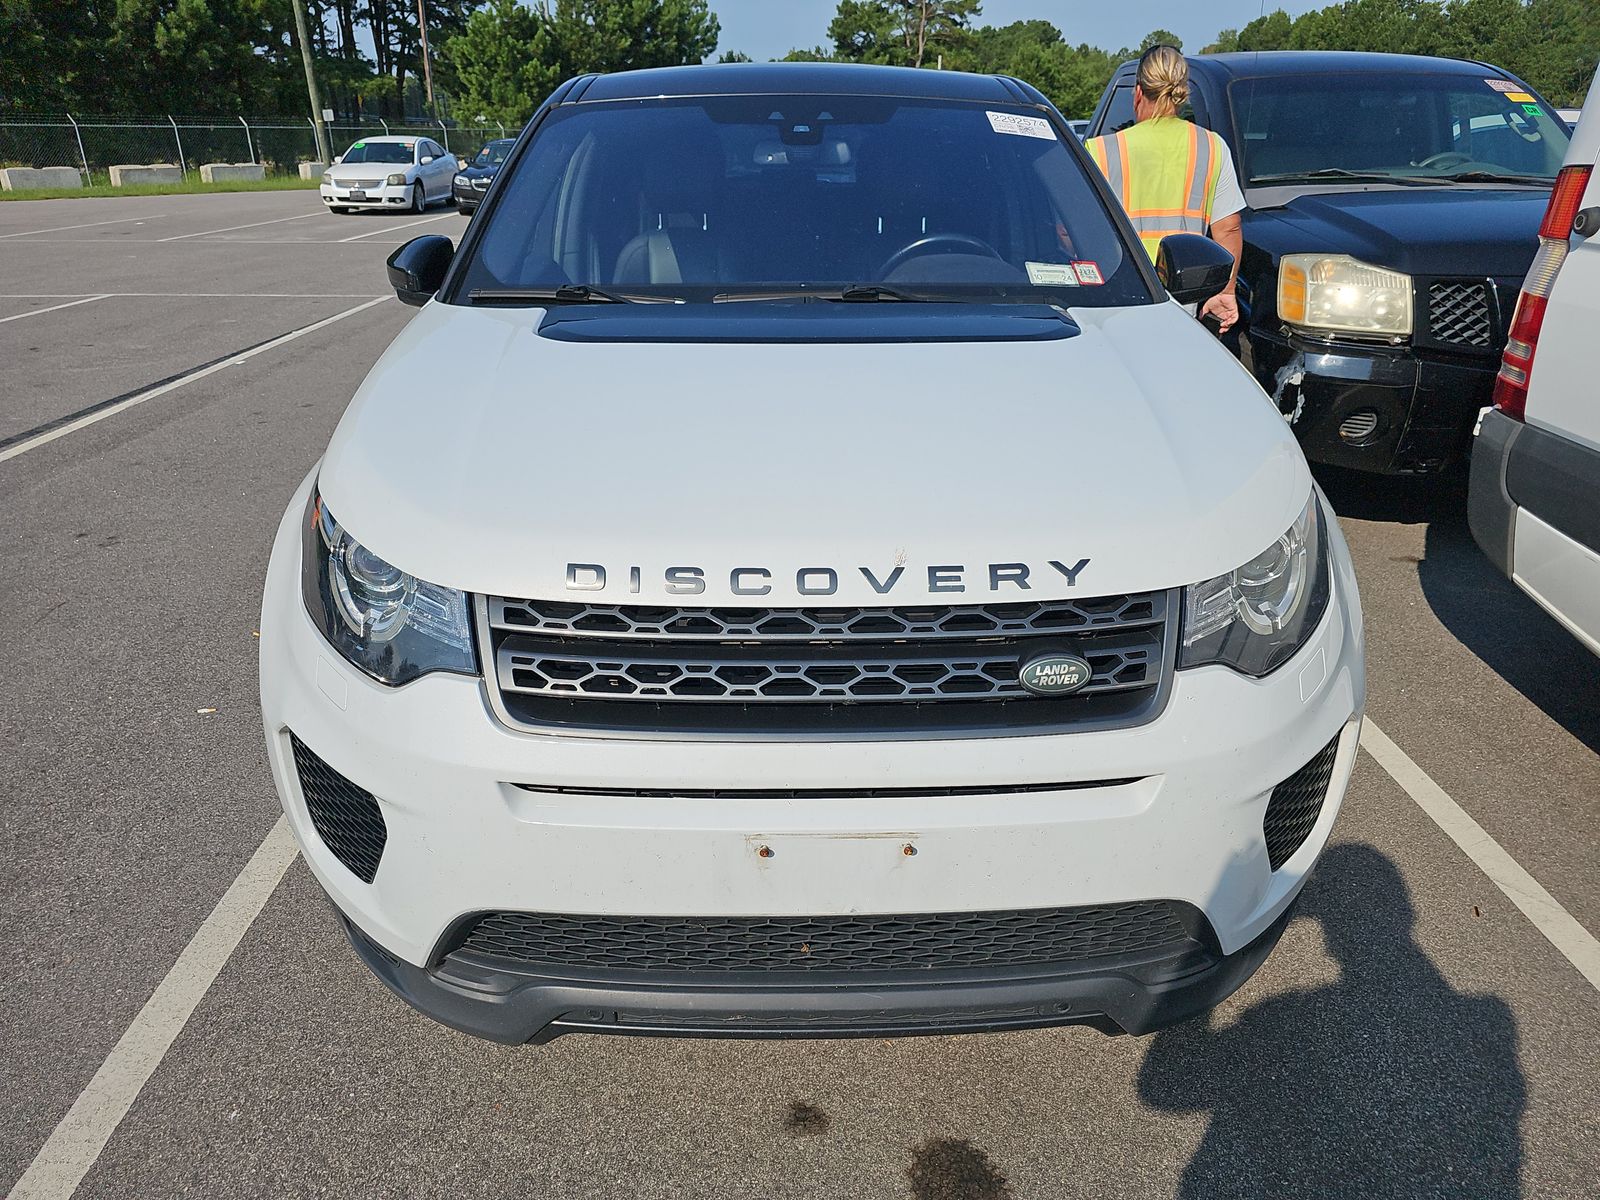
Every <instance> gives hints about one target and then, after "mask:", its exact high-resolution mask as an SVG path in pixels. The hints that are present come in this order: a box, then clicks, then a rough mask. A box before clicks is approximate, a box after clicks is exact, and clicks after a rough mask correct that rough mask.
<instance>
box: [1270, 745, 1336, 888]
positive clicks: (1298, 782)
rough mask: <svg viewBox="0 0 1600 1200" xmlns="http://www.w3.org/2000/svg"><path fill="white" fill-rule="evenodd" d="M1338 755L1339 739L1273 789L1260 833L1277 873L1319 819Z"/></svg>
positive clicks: (1302, 842) (1302, 843)
mask: <svg viewBox="0 0 1600 1200" xmlns="http://www.w3.org/2000/svg"><path fill="white" fill-rule="evenodd" d="M1338 754H1339V739H1338V738H1334V739H1333V741H1331V742H1329V743H1328V744H1327V745H1326V746H1324V747H1323V748H1322V749H1321V750H1320V751H1318V753H1317V756H1316V757H1315V758H1313V759H1312V760H1311V761H1310V762H1308V763H1307V764H1306V765H1305V766H1303V767H1301V768H1300V769H1299V770H1298V771H1296V772H1295V773H1294V774H1293V775H1291V776H1289V778H1287V779H1285V780H1284V781H1283V782H1282V783H1280V784H1279V785H1278V786H1277V787H1275V788H1273V789H1272V799H1271V800H1269V801H1267V815H1266V818H1265V819H1264V820H1263V821H1262V823H1261V832H1262V833H1263V834H1264V835H1265V836H1266V839H1267V858H1268V859H1269V860H1270V861H1271V863H1272V869H1273V870H1274V871H1276V870H1277V869H1278V868H1279V867H1281V866H1283V864H1284V863H1286V862H1288V861H1289V859H1290V858H1292V857H1293V856H1294V852H1295V851H1296V850H1298V849H1300V847H1301V846H1302V845H1304V843H1305V840H1306V838H1308V837H1310V836H1311V830H1312V829H1313V828H1314V827H1315V826H1316V823H1317V818H1318V817H1319V816H1321V815H1322V802H1323V800H1325V799H1326V798H1327V795H1328V783H1329V782H1330V781H1331V780H1332V779H1333V760H1334V759H1335V758H1336V757H1337V756H1338Z"/></svg>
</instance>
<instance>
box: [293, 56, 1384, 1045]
mask: <svg viewBox="0 0 1600 1200" xmlns="http://www.w3.org/2000/svg"><path fill="white" fill-rule="evenodd" d="M1230 267H1231V259H1230V258H1229V256H1228V255H1227V253H1226V251H1224V250H1222V248H1221V247H1219V246H1217V245H1216V244H1215V243H1214V242H1211V241H1208V240H1207V239H1204V238H1201V237H1198V236H1196V235H1192V234H1191V235H1184V236H1179V237H1174V238H1169V239H1168V240H1167V241H1166V242H1165V243H1164V244H1163V246H1162V264H1161V271H1162V272H1163V277H1164V278H1165V279H1166V280H1167V281H1168V283H1167V286H1165V287H1164V286H1163V285H1162V283H1161V282H1160V281H1159V280H1158V276H1157V272H1156V270H1155V269H1154V268H1153V265H1152V263H1151V262H1150V260H1149V258H1148V257H1147V256H1146V255H1145V253H1144V251H1143V250H1142V249H1141V248H1140V243H1139V240H1138V237H1137V235H1136V234H1135V233H1134V231H1133V230H1132V228H1131V227H1130V225H1129V224H1128V221H1127V219H1126V217H1125V216H1123V215H1122V213H1121V211H1120V210H1119V209H1118V208H1117V207H1116V205H1115V201H1114V200H1113V199H1112V197H1111V195H1110V193H1109V191H1108V190H1107V188H1106V186H1105V183H1104V180H1103V179H1102V178H1101V177H1100V176H1099V174H1098V173H1097V172H1096V171H1095V169H1094V167H1093V165H1092V163H1091V162H1090V160H1089V159H1088V158H1087V157H1086V155H1085V153H1084V151H1083V149H1082V147H1081V146H1080V145H1079V143H1078V140H1077V139H1076V138H1075V137H1073V136H1072V134H1071V133H1070V132H1069V131H1068V129H1067V127H1066V125H1065V124H1064V123H1063V121H1062V120H1061V118H1060V116H1059V114H1057V113H1056V112H1055V110H1054V109H1052V108H1051V107H1050V105H1049V103H1048V101H1046V100H1045V98H1044V97H1043V96H1042V95H1041V94H1040V93H1038V92H1037V91H1035V90H1034V89H1032V88H1030V87H1028V86H1026V85H1023V84H1019V83H1017V82H1015V81H1012V80H1008V79H1000V78H994V77H982V76H973V75H966V74H958V73H955V72H946V73H943V74H940V73H939V72H935V71H915V70H903V69H897V68H889V67H881V68H870V67H869V68H860V67H854V66H848V67H846V66H838V65H833V64H790V63H780V64H771V65H752V66H731V67H730V66H717V67H704V68H702V67H681V68H671V69H663V70H649V71H637V72H631V73H628V74H622V75H611V76H599V77H594V76H590V77H585V78H583V79H579V80H577V81H574V82H573V83H571V84H569V85H565V86H564V87H562V88H561V89H559V90H558V91H557V92H556V93H555V95H554V96H553V97H552V98H551V99H550V100H549V101H547V102H546V104H545V106H544V107H543V108H541V110H540V111H539V113H538V114H537V116H536V117H535V119H534V121H533V122H532V124H531V125H530V127H529V129H528V130H527V131H526V132H525V133H524V134H523V135H522V137H521V138H520V139H519V140H518V144H517V146H516V148H515V149H514V150H513V151H512V153H511V155H510V156H509V158H508V159H507V161H506V164H505V166H504V168H503V169H502V171H501V174H500V176H499V177H498V180H497V182H496V184H495V186H494V187H493V188H491V189H490V190H489V193H488V195H487V196H486V198H485V200H484V204H483V208H482V210H481V211H480V213H479V214H478V216H477V217H476V218H475V219H474V221H473V223H472V225H471V226H470V227H469V228H468V229H467V231H466V232H465V234H464V235H463V238H462V244H461V247H460V250H459V252H458V251H456V250H455V248H454V247H453V246H452V244H451V242H450V241H449V240H448V239H447V238H442V237H430V238H418V239H416V240H414V241H412V242H409V243H407V244H406V245H405V246H403V247H402V248H400V249H399V250H397V251H396V252H395V254H394V255H392V256H391V258H390V277H391V280H392V281H394V282H395V284H396V288H397V291H398V292H399V294H400V296H401V298H402V299H403V300H405V301H407V302H409V303H412V304H417V305H420V306H421V308H420V311H419V312H418V314H417V316H416V317H415V318H414V319H413V320H412V322H411V324H410V325H409V326H408V327H407V328H406V329H405V330H404V331H403V332H402V333H401V334H400V335H399V336H398V338H397V339H396V340H395V342H394V343H393V345H391V346H390V348H389V349H388V351H387V352H386V353H385V354H384V355H383V357H382V358H381V359H380V360H379V361H378V363H377V365H376V366H375V367H374V368H373V370H372V371H371V373H370V374H369V375H368V377H367V379H366V381H365V382H364V383H363V384H362V386H361V388H360V390H359V391H358V392H357V394H356V396H355V399H354V401H353V402H352V403H351V405H350V407H349V409H348V410H347V411H346V413H345V414H344V417H343V419H342V420H341V422H340V424H339V427H338V430H337V432H336V433H335V435H334V437H333V440H332V442H331V443H330V445H329V446H328V449H327V452H326V454H325V455H324V457H323V459H322V461H321V462H320V463H319V464H318V465H317V467H316V469H315V470H314V471H313V472H312V473H311V474H310V475H309V476H308V477H307V478H306V480H305V481H304V483H303V484H302V485H301V487H300V488H299V490H298V491H297V492H296V494H295V495H294V497H293V499H292V500H291V501H290V504H289V507H288V510H287V512H286V513H285V515H284V518H283V521H282V524H281V526H280V528H279V531H278V534H277V540H276V543H275V545H274V547H273V551H272V557H271V565H270V568H269V572H268V576H267V581H266V590H265V597H264V600H263V614H262V624H261V700H262V709H263V714H264V719H265V725H266V737H267V747H268V752H269V756H270V759H271V763H272V771H273V777H274V779H275V781H276V784H277V787H278V790H279V792H280V794H281V797H282V800H283V806H284V810H285V812H286V813H287V814H288V818H289V821H290V823H291V825H292V827H293V829H294V832H295V835H296V837H297V838H298V839H299V842H300V845H301V847H302V848H303V849H304V852H305V857H306V861H307V863H308V864H309V866H310V868H311V870H312V872H313V873H314V874H315V876H316V878H317V879H318V881H319V882H320V883H321V885H322V887H323V888H324V889H326V891H327V893H328V895H329V896H330V897H331V898H332V900H333V903H334V905H335V906H336V908H337V909H338V911H339V912H340V913H342V914H343V917H344V920H345V923H346V928H347V930H348V932H349V935H350V938H351V940H352V942H353V943H354V946H355V948H356V950H357V952H358V953H359V954H360V956H361V957H362V959H363V960H364V961H365V962H366V963H367V964H368V966H369V967H370V968H371V969H372V970H373V971H374V972H375V973H376V974H377V975H378V976H379V977H380V978H381V979H382V980H383V981H384V982H385V983H386V984H387V985H388V986H389V987H390V988H392V989H393V990H394V991H395V992H396V993H398V994H399V995H400V996H402V997H403V998H405V999H406V1000H407V1001H409V1002H410V1003H411V1004H413V1005H415V1006H416V1007H417V1008H418V1009H420V1010H422V1011H423V1012H425V1013H428V1014H431V1015H432V1016H433V1017H435V1018H437V1019H438V1020H440V1021H443V1022H445V1023H447V1024H449V1025H452V1026H454V1027H456V1028H459V1029H463V1030H467V1031H470V1032H472V1033H475V1034H480V1035H482V1036H485V1037H489V1038H494V1039H497V1040H501V1041H506V1042H526V1041H542V1040H546V1039H548V1038H550V1037H553V1036H555V1035H556V1034H560V1033H565V1032H570V1031H574V1030H587V1031H594V1032H612V1033H615V1032H633V1033H680V1034H701V1035H722V1036H752V1035H804V1036H824V1035H861V1034H874V1035H884V1036H891V1035H899V1034H907V1033H933V1032H952V1031H963V1030H983V1029H1004V1028H1024V1027H1034V1026H1044V1025H1056V1024H1062V1023H1068V1022H1084V1023H1089V1024H1093V1025H1096V1026H1099V1027H1101V1028H1105V1029H1120V1030H1126V1031H1130V1032H1136V1033H1142V1032H1147V1031H1149V1030H1152V1029H1156V1028H1159V1027H1161V1026H1164V1025H1167V1024H1170V1023H1172V1022H1174V1021H1178V1020H1181V1019H1183V1018H1185V1017H1188V1016H1191V1015H1193V1014H1195V1013H1197V1012H1200V1011H1203V1010H1205V1009H1206V1008H1208V1007H1210V1006H1212V1005H1214V1004H1216V1003H1217V1002H1219V1001H1220V1000H1221V999H1223V998H1224V997H1225V996H1227V995H1228V994H1230V993H1231V992H1232V991H1233V990H1234V989H1235V988H1237V987H1238V986H1239V985H1240V984H1241V983H1242V982H1243V981H1244V980H1245V979H1246V978H1247V977H1248V976H1249V975H1250V974H1251V973H1252V972H1253V971H1254V970H1255V969H1256V968H1257V967H1258V966H1259V965H1260V964H1261V962H1262V961H1263V960H1264V959H1265V958H1266V956H1267V955H1268V953H1270V951H1271V949H1272V947H1273V945H1274V944H1275V942H1276V940H1277V938H1278V935H1279V933H1280V931H1281V930H1282V929H1283V927H1284V925H1285V923H1286V922H1287V921H1288V919H1289V914H1290V909H1291V905H1292V904H1293V902H1294V900H1295V897H1296V895H1297V894H1298V893H1299V892H1300V890H1301V887H1302V885H1303V884H1304V883H1305V881H1306V878H1307V876H1308V874H1309V873H1310V871H1311V869H1312V866H1313V864H1314V863H1315V862H1316V859H1317V857H1318V855H1319V854H1320V853H1321V852H1322V849H1323V847H1324V845H1325V844H1326V842H1327V840H1328V836H1329V832H1330V830H1331V828H1332V826H1333V823H1334V819H1335V817H1336V815H1337V813H1338V811H1339V806H1340V803H1341V800H1342V798H1343V795H1344V791H1345V785H1346V782H1347V780H1348V778H1349V775H1350V770H1351V765H1352V763H1353V761H1354V759H1355V755H1356V747H1357V738H1358V734H1359V730H1360V724H1361V715H1362V709H1363V703H1364V697H1365V670H1364V663H1363V635H1362V621H1361V608H1360V603H1359V600H1358V598H1357V594H1356V581H1355V576H1354V573H1353V570H1352V567H1351V561H1350V555H1349V552H1348V550H1347V549H1346V547H1345V543H1344V540H1343V538H1342V537H1341V535H1340V532H1339V526H1338V523H1337V522H1336V521H1335V520H1334V518H1333V514H1332V513H1331V512H1330V511H1329V510H1328V508H1327V505H1326V502H1325V500H1324V499H1323V497H1322V496H1321V494H1320V493H1319V491H1318V490H1317V488H1316V487H1315V485H1314V484H1313V482H1312V478H1311V474H1310V472H1309V471H1308V469H1307V467H1306V462H1305V459H1304V457H1303V456H1302V454H1301V452H1300V449H1299V447H1298V445H1297V444H1296V442H1295V439H1294V437H1293V435H1292V433H1291V432H1290V431H1289V429H1288V428H1287V426H1285V424H1284V422H1283V420H1282V418H1281V417H1280V416H1278V414H1277V412H1276V410H1275V409H1274V408H1273V406H1272V404H1271V403H1270V402H1269V401H1268V400H1267V398H1266V397H1265V396H1264V394H1263V393H1262V392H1261V390H1260V389H1259V388H1258V387H1257V386H1256V384H1255V382H1254V381H1253V380H1252V378H1251V377H1250V376H1249V375H1248V374H1247V373H1246V372H1245V371H1244V370H1242V369H1241V368H1240V366H1239V364H1238V362H1237V361H1236V360H1235V359H1234V358H1232V357H1231V356H1230V355H1229V354H1228V352H1227V351H1226V350H1225V349H1224V348H1223V347H1222V346H1221V345H1220V344H1219V343H1218V342H1217V341H1216V339H1215V338H1213V337H1211V335H1210V334H1208V333H1207V332H1206V331H1205V330H1204V329H1203V328H1202V327H1201V326H1200V325H1199V324H1198V323H1197V322H1195V321H1194V320H1193V318H1191V317H1190V316H1189V315H1188V314H1187V313H1186V312H1185V311H1184V309H1183V307H1182V304H1184V303H1190V304H1192V303H1196V302H1198V301H1200V300H1203V299H1204V298H1205V297H1207V296H1208V295H1210V294H1213V293H1214V292H1215V291H1216V290H1217V289H1218V288H1220V287H1221V286H1222V285H1223V284H1224V283H1225V281H1226V279H1227V276H1228V273H1229V270H1230ZM462 362H470V363H473V364H474V374H473V381H472V385H471V386H470V387H468V388H462V387H460V386H459V378H458V376H459V364H460V363H462ZM441 395H450V396H452V397H453V399H452V401H451V402H450V403H449V404H445V405H442V404H441V403H440V401H439V397H440V396H441Z"/></svg>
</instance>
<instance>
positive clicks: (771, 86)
mask: <svg viewBox="0 0 1600 1200" xmlns="http://www.w3.org/2000/svg"><path fill="white" fill-rule="evenodd" d="M778 94H790V95H822V96H835V95H845V96H916V97H919V98H927V99H937V100H977V101H987V102H989V103H991V104H1038V103H1042V102H1043V99H1044V98H1043V97H1042V96H1040V95H1038V93H1037V92H1035V91H1034V90H1033V89H1032V88H1031V87H1025V86H1024V85H1021V84H1018V83H1017V82H1016V81H1014V80H1010V79H1006V78H1003V77H1001V76H998V75H969V74H967V73H966V72H964V71H930V70H927V69H920V70H919V69H917V68H915V67H876V66H868V65H866V64H862V63H814V62H781V63H713V64H709V65H703V66H690V67H651V68H648V69H646V70H642V71H619V72H618V73H617V74H615V75H596V76H592V77H591V78H590V79H588V80H586V81H585V80H580V81H578V82H577V83H576V84H575V86H574V87H573V89H572V91H571V92H570V93H568V94H566V95H565V96H563V97H562V98H563V99H564V100H568V101H571V100H577V101H590V100H642V99H647V98H653V97H657V96H761V95H778Z"/></svg>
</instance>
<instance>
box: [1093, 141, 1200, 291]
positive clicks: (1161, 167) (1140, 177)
mask: <svg viewBox="0 0 1600 1200" xmlns="http://www.w3.org/2000/svg"><path fill="white" fill-rule="evenodd" d="M1084 148H1085V149H1086V150H1088V151H1089V155H1090V157H1091V158H1093V159H1094V161H1095V164H1096V165H1097V166H1098V167H1099V168H1100V171H1101V173H1102V174H1103V175H1104V176H1105V177H1106V179H1107V181H1109V182H1110V184H1111V190H1112V192H1114V193H1115V194H1116V197H1117V199H1118V200H1120V201H1122V207H1123V208H1125V209H1126V210H1127V212H1128V218H1129V219H1130V220H1131V221H1132V222H1133V228H1134V230H1135V231H1136V232H1137V233H1138V234H1139V238H1140V240H1141V241H1143V242H1144V248H1145V251H1146V252H1147V253H1148V254H1149V255H1150V261H1151V262H1154V261H1155V257H1156V249H1157V247H1159V246H1160V245H1161V239H1162V238H1164V237H1166V236H1167V235H1168V234H1173V233H1204V232H1205V231H1206V229H1207V228H1208V227H1209V226H1210V224H1211V206H1212V204H1213V203H1214V202H1215V200H1216V196H1217V180H1218V179H1219V178H1221V176H1222V158H1223V154H1222V150H1223V147H1222V139H1221V138H1219V137H1218V136H1217V135H1216V134H1214V133H1212V132H1211V131H1210V130H1209V129H1201V128H1200V127H1199V126H1198V125H1195V124H1194V123H1193V122H1190V121H1184V120H1181V119H1179V118H1178V117H1152V118H1151V119H1150V120H1148V121H1140V122H1139V123H1138V124H1137V125H1132V126H1129V127H1128V128H1127V129H1124V130H1122V131H1121V132H1120V133H1113V134H1110V135H1109V136H1106V137H1097V138H1090V139H1089V140H1088V141H1087V142H1085V143H1084Z"/></svg>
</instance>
